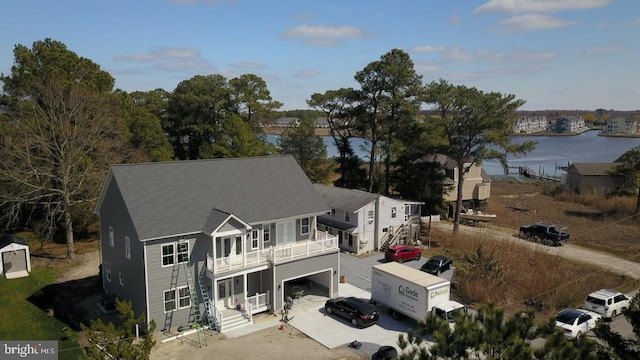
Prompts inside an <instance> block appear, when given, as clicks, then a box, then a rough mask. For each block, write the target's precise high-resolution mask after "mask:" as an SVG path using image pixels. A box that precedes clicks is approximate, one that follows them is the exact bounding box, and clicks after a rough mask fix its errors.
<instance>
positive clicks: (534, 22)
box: [494, 14, 578, 33]
mask: <svg viewBox="0 0 640 360" xmlns="http://www.w3.org/2000/svg"><path fill="white" fill-rule="evenodd" d="M577 23H578V22H577V21H570V20H562V19H558V18H555V17H553V16H549V15H542V14H526V15H514V16H511V17H509V18H507V19H505V20H502V21H500V25H501V26H502V27H501V28H496V29H494V31H496V32H499V33H514V32H524V31H535V30H549V29H558V28H562V27H567V26H571V25H575V24H577Z"/></svg>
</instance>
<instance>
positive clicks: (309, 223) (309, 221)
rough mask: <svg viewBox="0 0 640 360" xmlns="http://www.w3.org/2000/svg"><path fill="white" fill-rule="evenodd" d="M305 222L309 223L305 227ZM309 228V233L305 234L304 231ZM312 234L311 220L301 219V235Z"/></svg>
mask: <svg viewBox="0 0 640 360" xmlns="http://www.w3.org/2000/svg"><path fill="white" fill-rule="evenodd" d="M304 220H307V221H308V224H307V225H304V224H303V222H304ZM305 227H306V228H307V231H306V232H305V231H304V230H303V229H304V228H305ZM310 232H311V218H308V217H307V218H302V219H300V235H309V233H310Z"/></svg>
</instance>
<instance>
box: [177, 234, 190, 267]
mask: <svg viewBox="0 0 640 360" xmlns="http://www.w3.org/2000/svg"><path fill="white" fill-rule="evenodd" d="M176 260H177V261H178V264H182V263H186V262H189V242H188V241H186V240H184V241H181V242H179V243H178V253H177V254H176Z"/></svg>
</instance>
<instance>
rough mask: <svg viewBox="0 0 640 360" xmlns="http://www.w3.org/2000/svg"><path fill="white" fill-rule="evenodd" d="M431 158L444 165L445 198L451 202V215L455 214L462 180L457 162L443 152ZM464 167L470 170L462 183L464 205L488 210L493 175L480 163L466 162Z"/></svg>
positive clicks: (468, 207) (469, 207)
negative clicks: (459, 183) (459, 184)
mask: <svg viewBox="0 0 640 360" xmlns="http://www.w3.org/2000/svg"><path fill="white" fill-rule="evenodd" d="M429 158H430V159H429V161H435V162H438V163H440V164H441V165H442V166H443V167H444V170H445V174H446V178H445V180H444V183H443V188H444V189H445V190H446V193H445V194H444V195H443V198H444V200H445V201H447V202H449V203H450V204H451V205H450V206H449V215H453V211H454V208H455V202H456V199H457V194H458V182H459V181H460V176H459V174H458V167H457V164H456V162H455V160H453V159H452V158H451V157H449V156H446V155H443V154H436V155H431V156H429ZM464 167H465V168H468V169H469V170H468V171H467V172H466V173H465V174H464V183H463V184H462V206H464V207H465V208H467V209H474V210H482V211H486V209H487V202H488V200H489V198H490V196H491V177H490V176H489V174H487V173H486V172H485V171H484V169H483V168H482V167H481V166H480V165H478V164H474V165H471V164H470V163H464Z"/></svg>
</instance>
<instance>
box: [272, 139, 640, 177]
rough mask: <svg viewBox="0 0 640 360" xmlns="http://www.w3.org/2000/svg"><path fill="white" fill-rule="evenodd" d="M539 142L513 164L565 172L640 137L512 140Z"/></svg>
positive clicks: (495, 167) (494, 166)
mask: <svg viewBox="0 0 640 360" xmlns="http://www.w3.org/2000/svg"><path fill="white" fill-rule="evenodd" d="M267 138H268V140H269V141H270V142H273V143H275V139H276V137H275V135H268V136H267ZM323 140H324V143H325V144H326V145H327V154H328V156H329V157H333V156H337V151H336V147H335V145H334V144H333V139H332V138H331V137H330V136H326V137H323ZM351 140H352V145H353V148H354V150H356V152H357V153H358V155H360V156H361V157H363V158H365V157H366V156H367V151H366V149H364V148H363V146H365V147H366V144H367V141H366V140H364V139H360V138H354V139H351ZM528 140H530V141H535V142H537V143H538V144H537V145H536V148H535V150H533V152H531V153H529V154H527V155H525V156H522V157H520V158H515V157H509V158H508V159H507V160H508V162H509V166H514V167H517V166H519V165H526V166H528V167H529V168H531V169H533V170H535V171H537V172H539V173H544V174H547V175H561V174H564V171H562V170H557V169H556V166H566V165H567V164H568V163H570V162H577V163H583V162H612V161H614V160H615V159H617V158H618V157H619V156H620V155H622V154H624V153H625V152H626V151H627V150H630V149H632V148H634V147H636V146H639V145H640V138H618V137H607V136H598V131H588V132H585V133H583V134H580V135H576V136H514V137H513V138H512V142H513V143H516V144H522V143H523V142H524V141H528ZM482 166H483V167H484V169H485V170H486V171H487V173H488V174H489V175H503V174H504V173H503V170H502V167H501V166H500V164H499V163H497V162H494V161H487V162H484V163H483V164H482Z"/></svg>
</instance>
